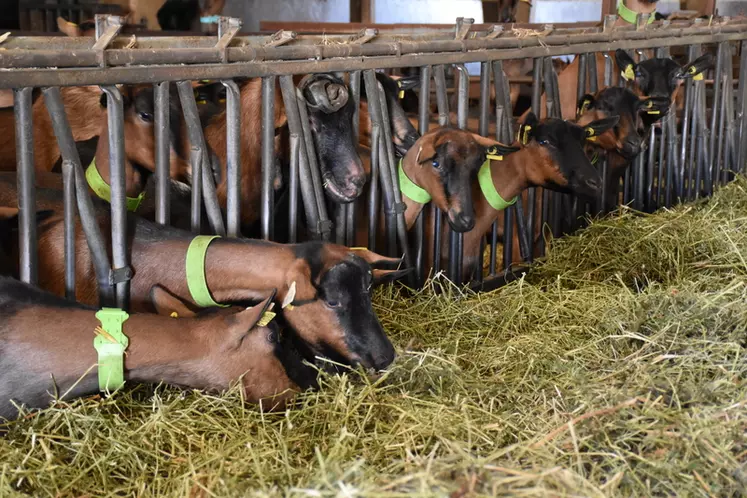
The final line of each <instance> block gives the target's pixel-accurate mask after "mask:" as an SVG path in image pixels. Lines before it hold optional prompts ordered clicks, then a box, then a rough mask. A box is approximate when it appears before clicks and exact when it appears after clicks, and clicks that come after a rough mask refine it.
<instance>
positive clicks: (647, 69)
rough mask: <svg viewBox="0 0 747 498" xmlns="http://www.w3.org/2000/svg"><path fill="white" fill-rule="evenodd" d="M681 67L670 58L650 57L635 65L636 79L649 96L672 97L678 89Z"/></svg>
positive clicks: (639, 86)
mask: <svg viewBox="0 0 747 498" xmlns="http://www.w3.org/2000/svg"><path fill="white" fill-rule="evenodd" d="M681 69H682V68H681V67H680V65H679V64H677V63H676V62H675V61H673V60H672V59H670V58H668V57H667V58H662V59H648V60H645V61H641V62H640V63H639V64H637V65H636V66H635V81H636V83H637V84H638V88H640V89H641V92H642V93H643V94H644V95H646V96H649V97H671V96H672V94H673V93H674V91H675V90H676V89H677V84H678V82H679V79H678V75H679V74H680V71H681Z"/></svg>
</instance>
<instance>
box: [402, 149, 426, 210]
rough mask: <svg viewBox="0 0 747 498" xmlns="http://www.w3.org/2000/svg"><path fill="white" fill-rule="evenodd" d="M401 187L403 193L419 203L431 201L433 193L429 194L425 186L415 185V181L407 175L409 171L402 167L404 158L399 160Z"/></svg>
mask: <svg viewBox="0 0 747 498" xmlns="http://www.w3.org/2000/svg"><path fill="white" fill-rule="evenodd" d="M399 189H400V191H401V192H402V195H404V196H405V197H407V198H408V199H411V200H413V201H415V202H417V203H418V204H428V203H429V202H430V201H431V194H429V193H428V192H427V191H426V190H425V189H424V188H422V187H420V186H418V185H415V183H414V182H413V181H412V180H410V179H409V178H408V177H407V173H405V170H404V169H402V159H400V160H399Z"/></svg>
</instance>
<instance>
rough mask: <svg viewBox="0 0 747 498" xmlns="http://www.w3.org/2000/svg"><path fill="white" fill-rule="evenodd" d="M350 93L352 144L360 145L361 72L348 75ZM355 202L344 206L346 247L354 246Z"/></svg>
mask: <svg viewBox="0 0 747 498" xmlns="http://www.w3.org/2000/svg"><path fill="white" fill-rule="evenodd" d="M350 93H351V97H352V98H353V104H354V109H355V110H354V111H353V142H354V143H356V144H358V143H360V142H359V140H360V106H361V72H360V71H352V72H351V73H350ZM355 206H356V203H355V202H351V203H348V204H345V217H346V221H345V223H346V225H347V233H346V236H345V243H346V245H348V246H353V245H355Z"/></svg>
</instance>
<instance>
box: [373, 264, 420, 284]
mask: <svg viewBox="0 0 747 498" xmlns="http://www.w3.org/2000/svg"><path fill="white" fill-rule="evenodd" d="M414 270H415V268H405V269H404V270H373V285H374V286H377V285H381V284H385V283H387V282H394V281H395V280H399V279H400V278H402V277H404V276H405V275H408V274H410V273H412V272H413V271H414Z"/></svg>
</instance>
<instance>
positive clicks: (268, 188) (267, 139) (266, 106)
mask: <svg viewBox="0 0 747 498" xmlns="http://www.w3.org/2000/svg"><path fill="white" fill-rule="evenodd" d="M274 168H275V77H274V76H265V77H263V78H262V214H261V226H262V238H263V239H264V240H270V239H271V238H272V236H273V234H272V232H273V226H272V214H273V213H272V211H273V199H272V198H273V190H272V176H273V175H272V173H273V170H274Z"/></svg>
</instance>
